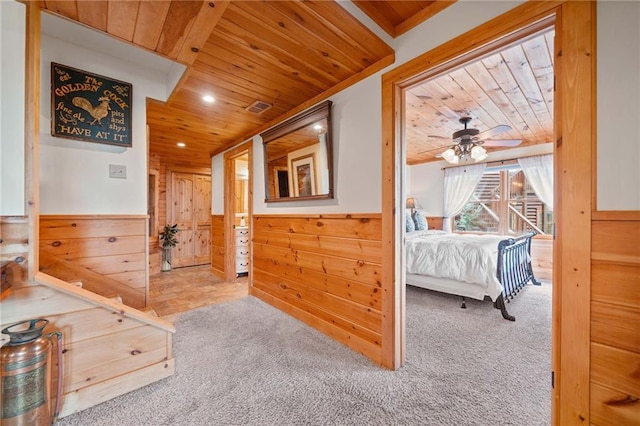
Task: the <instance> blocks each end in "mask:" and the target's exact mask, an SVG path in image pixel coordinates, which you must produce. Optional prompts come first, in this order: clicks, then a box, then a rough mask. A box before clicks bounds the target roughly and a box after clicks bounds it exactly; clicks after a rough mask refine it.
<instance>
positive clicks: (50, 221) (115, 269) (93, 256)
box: [40, 215, 149, 307]
mask: <svg viewBox="0 0 640 426" xmlns="http://www.w3.org/2000/svg"><path fill="white" fill-rule="evenodd" d="M146 227H147V218H146V216H112V215H104V216H94V215H92V216H83V215H78V216H72V215H64V216H60V215H42V216H40V253H41V257H42V258H43V262H44V260H45V259H49V260H48V262H47V263H43V264H42V265H41V269H42V270H43V271H48V272H49V273H51V274H53V275H54V276H58V277H59V278H62V279H66V280H69V279H71V278H72V277H71V275H70V274H75V275H78V276H77V278H76V279H77V280H80V281H91V280H93V281H96V283H95V284H98V283H99V285H100V288H99V289H97V290H98V293H99V294H102V295H111V294H121V296H122V297H123V301H124V302H125V303H127V304H129V305H130V306H134V307H143V306H146V294H147V288H148V284H149V282H148V281H149V280H148V266H147V263H146V260H145V259H146V250H147V247H146V242H145V241H146V240H145V239H146ZM45 252H46V256H45V255H44V254H45ZM56 259H62V260H63V261H67V262H70V263H71V264H73V265H75V266H74V267H72V268H71V269H73V271H72V272H71V271H69V269H70V268H67V267H65V265H66V263H65V262H63V261H56ZM47 268H48V269H47ZM82 269H85V270H88V271H89V272H88V273H86V274H85V273H84V272H83V270H82ZM63 270H64V271H63ZM92 273H95V274H99V275H102V276H104V277H106V278H108V279H110V280H114V281H116V282H118V283H120V284H124V285H125V286H126V287H128V288H123V287H121V286H116V285H113V286H111V285H110V284H109V281H107V280H99V279H96V277H95V276H94V275H93V274H92ZM93 284H94V283H91V282H87V283H85V285H86V286H87V288H90V289H92V290H93V291H96V287H95V286H94V285H93ZM129 289H133V290H134V291H133V292H132V291H130V290H129Z"/></svg>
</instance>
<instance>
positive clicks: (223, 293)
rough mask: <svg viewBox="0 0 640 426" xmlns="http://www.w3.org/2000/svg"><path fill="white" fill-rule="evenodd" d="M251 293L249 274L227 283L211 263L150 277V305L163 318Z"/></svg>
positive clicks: (176, 269)
mask: <svg viewBox="0 0 640 426" xmlns="http://www.w3.org/2000/svg"><path fill="white" fill-rule="evenodd" d="M248 294H249V281H248V279H247V278H246V277H241V278H238V281H237V282H231V283H230V282H225V281H223V280H221V279H220V278H218V277H216V276H215V275H213V274H212V273H211V266H210V265H202V266H192V267H187V268H175V269H173V270H171V271H169V272H160V273H157V274H155V275H152V276H151V277H149V306H150V307H152V308H153V309H155V311H156V312H157V313H158V315H159V316H161V317H164V316H168V315H173V314H176V313H180V312H185V311H189V310H191V309H195V308H200V307H202V306H205V305H211V304H214V303H220V302H226V301H229V300H236V299H240V298H242V297H245V296H247V295H248Z"/></svg>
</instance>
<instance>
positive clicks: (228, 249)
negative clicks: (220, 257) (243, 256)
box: [224, 140, 253, 285]
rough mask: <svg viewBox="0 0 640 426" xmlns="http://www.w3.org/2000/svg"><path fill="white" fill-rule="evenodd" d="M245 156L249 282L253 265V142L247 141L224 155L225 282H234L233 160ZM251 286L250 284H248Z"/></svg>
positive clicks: (234, 214) (234, 210)
mask: <svg viewBox="0 0 640 426" xmlns="http://www.w3.org/2000/svg"><path fill="white" fill-rule="evenodd" d="M244 154H247V157H248V158H247V164H248V168H249V178H248V180H247V185H248V186H249V188H248V198H249V200H248V201H249V203H248V204H249V212H248V214H247V219H246V221H247V226H248V227H249V280H251V276H252V275H253V274H252V273H251V270H252V268H253V264H252V262H251V259H252V258H253V245H252V244H251V222H252V220H251V218H252V217H253V140H250V141H247V142H245V143H243V144H241V145H238V146H237V147H235V148H233V149H230V150H229V151H227V152H225V153H224V247H225V250H224V276H225V281H229V282H232V281H235V280H236V278H237V276H236V239H235V233H234V232H233V230H234V226H235V217H236V208H235V198H236V197H235V188H236V186H235V180H236V164H235V159H236V158H238V157H240V156H241V155H244ZM249 285H251V282H249Z"/></svg>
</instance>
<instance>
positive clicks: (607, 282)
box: [590, 212, 640, 425]
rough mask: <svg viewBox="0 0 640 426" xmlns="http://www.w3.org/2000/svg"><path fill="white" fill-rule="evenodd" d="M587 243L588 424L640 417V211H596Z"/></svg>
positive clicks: (632, 420) (625, 422) (630, 421)
mask: <svg viewBox="0 0 640 426" xmlns="http://www.w3.org/2000/svg"><path fill="white" fill-rule="evenodd" d="M593 217H594V219H595V220H594V221H593V222H592V234H591V235H592V245H591V247H592V248H591V389H590V390H591V398H590V399H591V423H592V424H594V425H631V424H638V421H639V419H640V375H639V374H638V372H639V371H640V243H639V241H640V212H596V213H594V216H593Z"/></svg>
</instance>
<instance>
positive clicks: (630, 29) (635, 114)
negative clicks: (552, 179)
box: [597, 1, 640, 210]
mask: <svg viewBox="0 0 640 426" xmlns="http://www.w3.org/2000/svg"><path fill="white" fill-rule="evenodd" d="M597 90H598V94H597V96H598V169H597V175H598V183H597V195H598V200H597V209H598V210H640V3H639V2H634V1H630V2H626V1H603V2H598V89H597Z"/></svg>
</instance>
